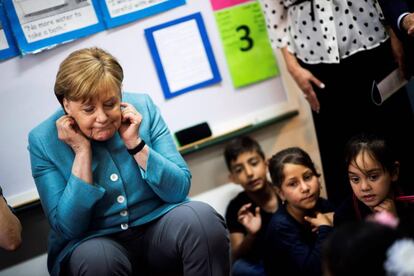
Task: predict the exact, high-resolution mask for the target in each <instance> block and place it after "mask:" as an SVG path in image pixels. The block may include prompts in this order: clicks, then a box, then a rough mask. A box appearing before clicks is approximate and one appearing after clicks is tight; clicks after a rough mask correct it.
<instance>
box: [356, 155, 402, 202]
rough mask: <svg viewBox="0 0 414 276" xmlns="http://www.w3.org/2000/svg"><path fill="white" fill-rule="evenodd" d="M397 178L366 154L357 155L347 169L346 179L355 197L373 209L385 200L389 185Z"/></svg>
mask: <svg viewBox="0 0 414 276" xmlns="http://www.w3.org/2000/svg"><path fill="white" fill-rule="evenodd" d="M397 177H398V176H391V175H390V173H389V172H388V171H384V169H383V168H382V167H381V165H380V164H379V163H378V162H377V161H376V160H374V159H373V158H372V157H371V156H370V155H369V154H368V153H366V152H364V153H360V154H358V156H357V158H356V159H355V162H353V163H351V164H350V165H349V167H348V178H349V182H350V183H351V187H352V190H353V191H354V194H355V196H356V197H357V198H358V199H359V200H360V201H361V202H363V203H364V204H365V205H367V206H368V207H371V208H373V207H375V206H377V205H378V204H380V203H381V202H382V201H383V200H384V199H386V198H387V197H388V196H389V194H390V190H391V183H392V181H395V180H396V178H397Z"/></svg>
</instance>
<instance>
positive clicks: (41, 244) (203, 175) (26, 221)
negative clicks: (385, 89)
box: [0, 51, 326, 276]
mask: <svg viewBox="0 0 414 276" xmlns="http://www.w3.org/2000/svg"><path fill="white" fill-rule="evenodd" d="M276 55H277V58H278V60H279V66H280V68H281V70H282V79H283V84H284V86H285V89H286V90H287V93H288V94H289V95H290V96H291V97H293V98H294V100H295V101H297V103H298V110H299V115H298V116H296V117H293V118H291V119H288V120H286V121H283V122H280V123H277V124H274V125H270V126H267V127H265V128H263V129H260V130H256V131H254V132H252V133H251V134H250V135H251V137H253V138H255V139H256V140H257V141H259V143H260V144H261V145H262V147H263V150H264V151H265V153H266V155H267V156H268V157H270V156H271V155H272V154H273V153H275V152H277V151H279V150H281V149H283V148H285V147H289V146H300V147H302V148H303V149H305V150H306V151H307V152H309V154H310V155H311V157H312V159H313V160H314V162H315V163H316V166H317V168H319V169H321V161H320V157H319V149H318V144H317V140H316V135H315V131H314V127H313V121H312V116H311V113H310V108H309V105H308V103H307V102H306V100H305V98H304V97H303V95H302V92H301V91H300V90H299V89H298V87H297V86H296V84H295V83H294V81H293V80H292V78H291V77H290V75H289V74H288V73H287V71H286V68H285V65H284V63H283V59H282V56H281V54H280V52H279V51H276ZM223 147H224V143H223V144H219V145H216V146H213V147H210V148H207V149H204V150H200V151H197V152H194V153H191V154H188V155H186V156H185V160H186V161H187V163H188V165H189V167H190V170H191V172H192V174H193V184H192V187H191V191H190V195H192V196H193V195H196V194H199V193H201V192H203V191H207V190H209V189H212V188H215V187H218V186H220V185H223V184H225V183H228V182H229V179H228V178H227V176H228V171H227V168H226V165H225V162H224V158H223ZM325 191H326V190H325V189H323V190H322V195H323V196H326V193H325ZM17 216H18V217H19V218H20V220H21V221H22V224H23V228H24V229H23V240H24V244H23V246H22V247H21V248H20V249H19V250H17V251H16V252H5V251H2V250H0V260H1V262H0V275H1V276H9V275H10V276H11V275H13V276H15V275H17V274H16V272H17V271H18V267H15V268H14V269H15V270H16V271H14V270H13V269H12V271H10V269H7V270H4V271H5V272H4V273H2V272H3V271H2V270H3V269H6V268H7V267H10V266H13V265H17V264H19V263H22V262H28V261H29V262H30V261H32V262H35V264H36V265H38V266H41V265H42V264H38V262H39V261H44V258H39V256H41V255H42V254H44V253H46V246H47V232H48V229H49V225H48V223H47V220H46V218H45V217H44V215H43V213H42V209H41V206H40V205H37V206H34V207H32V208H29V209H26V210H21V211H19V212H18V213H17ZM36 258H37V259H36ZM32 265H33V264H31V266H32ZM19 271H20V270H19ZM39 276H40V275H39Z"/></svg>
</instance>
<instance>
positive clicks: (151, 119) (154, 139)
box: [28, 93, 191, 275]
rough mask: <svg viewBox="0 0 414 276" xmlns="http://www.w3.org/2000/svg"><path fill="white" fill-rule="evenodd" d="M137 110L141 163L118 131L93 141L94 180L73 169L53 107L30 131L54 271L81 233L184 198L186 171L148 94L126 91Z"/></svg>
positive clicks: (147, 215)
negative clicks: (145, 150)
mask: <svg viewBox="0 0 414 276" xmlns="http://www.w3.org/2000/svg"><path fill="white" fill-rule="evenodd" d="M122 100H123V101H124V102H129V103H131V104H132V105H133V106H135V108H136V109H137V110H138V111H139V112H140V113H141V114H142V117H143V120H142V123H141V126H140V129H139V134H140V137H141V138H142V139H143V140H144V141H145V142H146V144H147V145H148V146H149V148H150V151H149V156H148V161H147V170H146V171H143V170H142V169H141V168H140V167H139V166H138V164H137V162H136V161H135V159H134V158H133V157H132V156H131V155H130V154H129V153H128V152H127V149H126V147H125V145H124V143H123V141H122V139H121V138H120V136H119V134H118V133H116V134H115V135H114V136H113V137H112V138H111V139H109V140H108V141H105V142H96V141H92V143H91V145H92V152H93V160H92V171H93V180H94V183H93V185H90V184H87V183H85V182H84V181H82V180H81V179H79V178H77V177H76V176H74V175H73V174H72V173H71V171H72V164H73V160H74V153H73V151H72V149H71V148H70V147H69V146H68V145H67V144H66V143H64V142H63V141H61V140H59V139H58V136H57V129H56V125H55V123H56V120H57V119H58V118H60V117H61V116H62V115H64V112H63V110H59V111H57V112H56V113H54V114H53V115H52V116H51V117H49V118H48V119H46V120H45V121H44V122H42V123H41V124H40V125H38V126H37V127H35V128H34V129H33V130H32V131H31V132H30V133H29V146H28V149H29V152H30V160H31V167H32V175H33V178H34V180H35V183H36V187H37V190H38V192H39V196H40V200H41V203H42V207H43V209H44V212H45V214H46V216H47V219H48V221H49V223H50V226H51V232H50V234H49V243H48V269H49V272H50V273H51V274H52V275H59V273H60V270H61V266H62V264H63V262H64V261H65V260H66V259H67V258H68V257H69V256H70V253H71V252H72V251H73V249H74V248H75V247H76V246H77V245H79V244H80V243H82V242H83V241H85V240H87V239H91V238H93V237H98V236H103V235H108V234H111V233H115V232H120V231H123V230H125V229H126V228H128V227H133V226H138V225H142V224H144V223H147V222H150V221H152V220H154V219H156V218H158V217H160V216H162V215H163V214H165V213H167V212H168V211H169V210H171V209H172V208H174V207H175V206H177V205H179V204H181V203H183V202H185V201H187V195H188V191H189V189H190V179H191V174H190V171H189V169H188V167H187V165H186V163H185V161H184V160H183V158H182V157H181V155H180V154H179V152H178V151H177V149H176V145H175V143H174V141H173V139H172V137H171V134H170V132H169V130H168V128H167V126H166V124H165V122H164V120H163V119H162V117H161V114H160V112H159V110H158V108H157V107H156V106H155V105H154V103H153V102H152V100H151V99H150V97H149V96H148V95H144V94H129V93H124V94H123V99H122Z"/></svg>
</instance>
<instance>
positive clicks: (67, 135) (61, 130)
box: [56, 115, 91, 153]
mask: <svg viewBox="0 0 414 276" xmlns="http://www.w3.org/2000/svg"><path fill="white" fill-rule="evenodd" d="M56 128H57V131H58V138H59V139H60V140H62V141H63V142H65V143H66V144H68V145H69V146H70V147H71V148H72V149H73V151H74V152H75V153H79V152H82V151H85V150H90V146H91V143H90V141H89V139H88V138H87V137H86V136H85V135H83V133H82V132H81V131H80V129H79V127H78V125H77V123H76V122H75V120H74V119H73V118H72V117H71V116H69V115H63V116H62V117H60V118H59V119H58V120H57V121H56Z"/></svg>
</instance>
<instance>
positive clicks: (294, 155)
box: [269, 147, 320, 188]
mask: <svg viewBox="0 0 414 276" xmlns="http://www.w3.org/2000/svg"><path fill="white" fill-rule="evenodd" d="M285 164H296V165H302V166H305V167H307V168H309V169H311V171H312V173H313V174H314V175H316V176H317V177H319V176H320V174H319V173H318V172H317V171H316V168H315V165H314V164H313V162H312V159H311V158H310V156H309V154H308V153H307V152H306V151H304V150H303V149H301V148H298V147H291V148H287V149H284V150H281V151H279V152H278V153H276V154H275V155H273V156H272V158H270V160H269V173H270V177H271V178H272V183H273V185H275V186H276V187H279V188H280V186H281V185H282V183H283V181H284V180H285V175H284V174H283V168H284V165H285Z"/></svg>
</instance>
